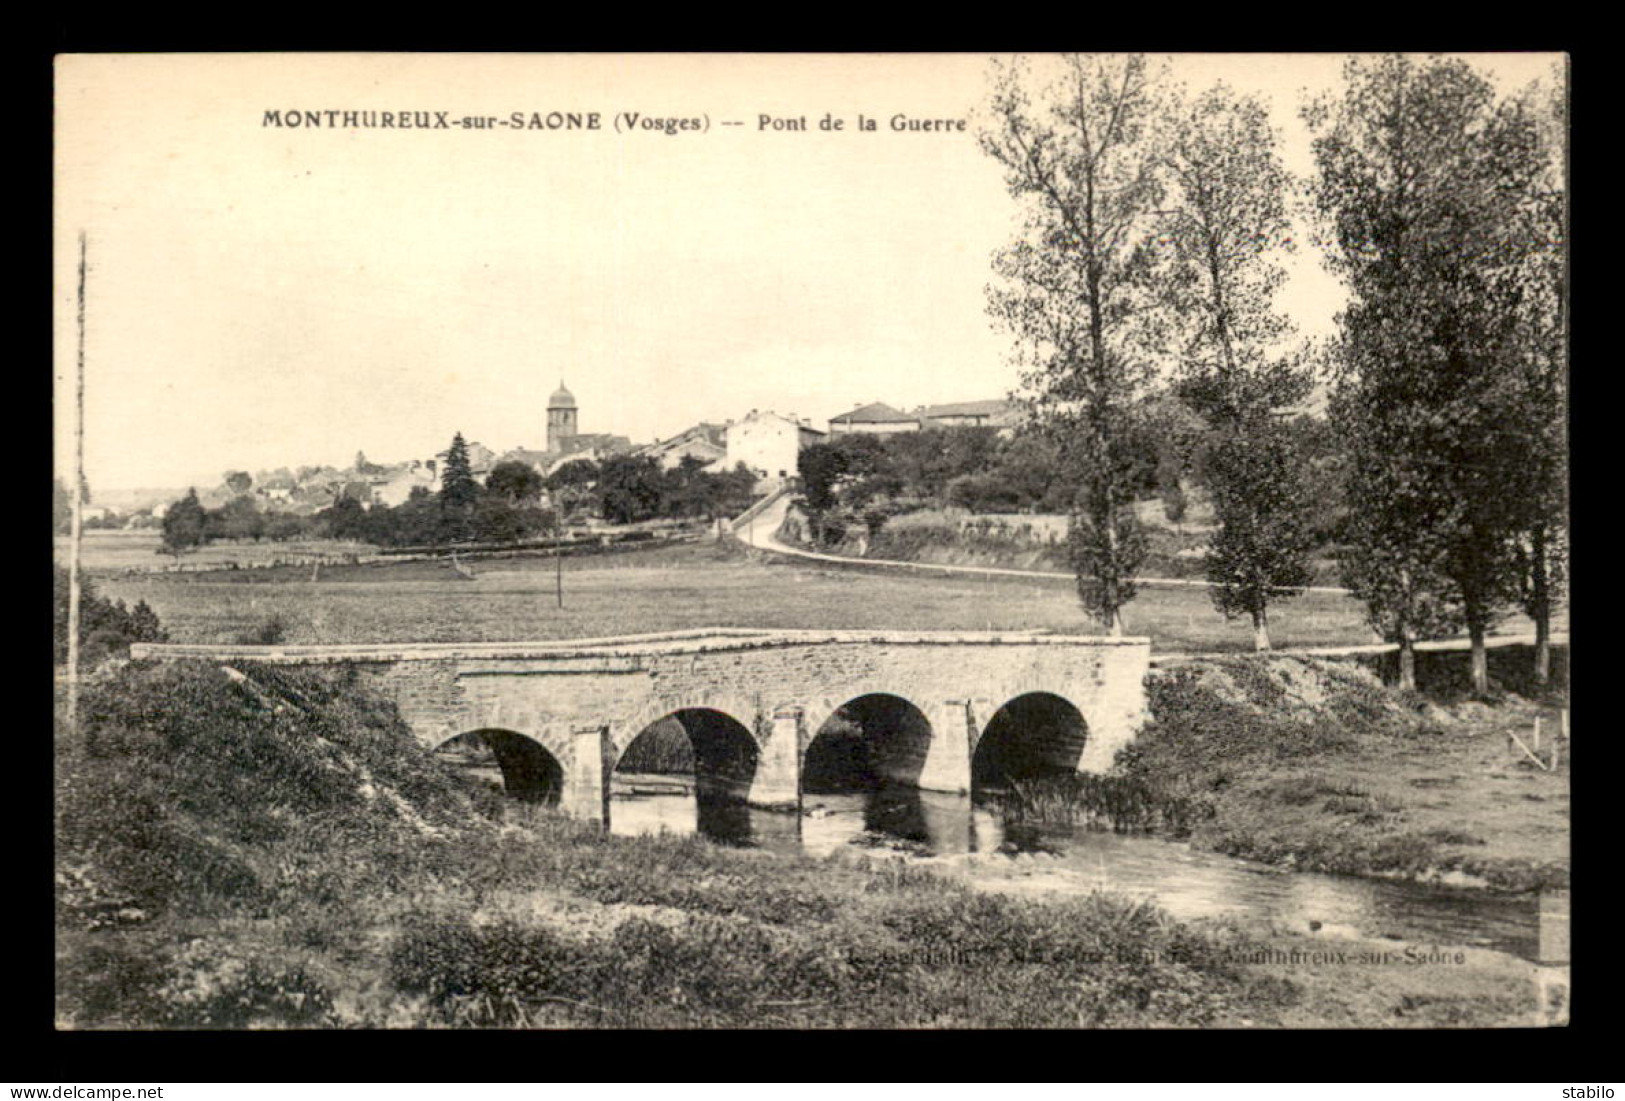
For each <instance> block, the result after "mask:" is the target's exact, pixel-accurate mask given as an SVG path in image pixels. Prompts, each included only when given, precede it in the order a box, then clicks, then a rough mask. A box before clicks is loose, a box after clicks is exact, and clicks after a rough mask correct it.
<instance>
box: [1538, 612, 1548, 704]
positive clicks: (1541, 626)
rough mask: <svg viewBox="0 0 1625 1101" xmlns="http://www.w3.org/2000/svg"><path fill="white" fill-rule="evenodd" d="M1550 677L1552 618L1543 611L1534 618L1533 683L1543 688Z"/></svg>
mask: <svg viewBox="0 0 1625 1101" xmlns="http://www.w3.org/2000/svg"><path fill="white" fill-rule="evenodd" d="M1551 678H1552V619H1551V616H1550V614H1545V613H1543V614H1542V615H1541V616H1540V617H1539V618H1538V619H1536V620H1535V683H1536V684H1538V685H1540V687H1542V688H1545V687H1546V685H1547V683H1548V682H1549V681H1550V680H1551Z"/></svg>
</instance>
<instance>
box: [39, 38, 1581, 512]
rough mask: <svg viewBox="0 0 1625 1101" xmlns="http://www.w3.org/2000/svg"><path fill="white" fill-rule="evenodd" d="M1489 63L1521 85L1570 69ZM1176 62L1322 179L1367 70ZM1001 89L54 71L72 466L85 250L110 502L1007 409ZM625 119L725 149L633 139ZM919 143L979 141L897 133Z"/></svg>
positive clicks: (888, 69)
mask: <svg viewBox="0 0 1625 1101" xmlns="http://www.w3.org/2000/svg"><path fill="white" fill-rule="evenodd" d="M1464 56H1467V58H1468V60H1470V61H1471V62H1473V63H1474V64H1475V66H1477V67H1479V68H1481V69H1483V70H1485V71H1487V72H1489V73H1491V74H1492V75H1493V76H1494V78H1495V79H1496V81H1497V84H1498V86H1500V87H1501V88H1502V89H1503V90H1504V91H1511V90H1514V89H1516V88H1518V87H1521V86H1523V85H1524V84H1527V83H1528V82H1529V81H1530V80H1533V79H1536V78H1538V77H1541V76H1544V75H1546V74H1547V73H1548V71H1549V70H1550V68H1551V66H1552V65H1553V63H1554V62H1555V60H1556V58H1555V57H1554V56H1552V55H1538V54H1501V55H1493V56H1489V55H1464ZM1167 61H1168V65H1169V69H1170V72H1171V74H1172V75H1173V76H1174V78H1175V79H1177V80H1179V81H1182V82H1183V83H1185V84H1186V85H1187V86H1188V87H1190V88H1192V89H1193V90H1194V89H1200V88H1202V87H1205V86H1206V85H1207V84H1209V83H1211V82H1213V81H1214V80H1217V79H1223V80H1225V81H1226V82H1228V83H1229V84H1231V85H1232V86H1233V87H1235V88H1236V89H1237V90H1239V91H1241V92H1244V93H1252V94H1257V95H1259V96H1261V97H1262V98H1263V99H1264V100H1265V102H1266V103H1267V104H1268V105H1269V107H1270V110H1271V113H1272V120H1273V122H1274V124H1275V125H1276V127H1277V128H1278V130H1279V133H1280V136H1281V140H1282V154H1283V159H1284V160H1285V162H1286V165H1287V167H1288V168H1289V169H1290V170H1292V171H1294V172H1297V173H1300V174H1302V173H1306V172H1307V171H1308V169H1309V168H1310V151H1309V135H1308V133H1307V131H1306V130H1305V128H1304V126H1303V125H1302V123H1301V122H1300V120H1299V119H1298V107H1299V104H1300V103H1301V102H1302V97H1303V96H1304V95H1305V94H1310V93H1317V92H1324V91H1330V90H1334V89H1335V88H1336V87H1337V86H1338V83H1339V72H1340V68H1341V65H1342V62H1343V57H1342V56H1341V55H1333V54H1313V55H1243V54H1225V55H1214V54H1204V55H1176V56H1173V57H1171V58H1168V59H1167ZM987 71H988V57H986V56H983V55H970V54H958V55H809V56H795V55H775V56H746V55H729V56H685V55H639V56H631V57H627V56H613V55H552V56H527V55H479V56H471V55H386V54H374V55H335V54H324V55H292V54H290V55H276V54H267V55H98V56H70V57H65V58H61V59H59V61H58V67H57V74H56V166H55V172H56V181H57V182H56V189H55V202H56V209H55V212H54V222H55V242H56V249H55V252H56V271H55V274H56V305H57V325H56V333H57V340H56V356H55V372H56V378H57V394H58V399H57V401H56V408H55V418H56V419H55V423H56V428H57V450H56V458H57V470H58V471H59V472H66V471H71V469H72V451H71V445H72V423H73V422H72V413H73V402H72V397H71V395H72V390H71V382H72V378H73V373H74V368H75V360H76V350H77V327H76V324H75V307H76V291H77V276H76V270H75V269H76V265H77V260H78V238H79V235H80V234H81V233H83V234H84V235H85V239H86V242H87V244H86V248H87V253H88V256H89V266H88V273H87V276H86V280H85V298H86V308H85V316H86V326H85V347H84V351H85V364H86V367H85V395H86V397H85V404H86V416H85V469H86V476H87V480H88V481H89V483H90V485H91V488H92V493H93V495H94V493H95V491H96V489H97V488H98V487H100V488H103V489H108V490H114V489H128V488H133V487H181V486H186V485H197V486H199V487H203V486H209V485H214V484H217V483H218V482H219V481H220V479H221V477H222V475H223V473H224V472H225V471H227V470H231V469H244V470H249V471H254V470H261V469H271V468H275V467H279V466H289V467H296V466H299V465H307V464H332V465H336V466H344V465H347V464H348V463H349V462H350V461H351V460H352V459H353V458H354V456H355V454H356V452H357V451H363V452H365V453H366V455H367V457H368V458H369V459H370V460H371V461H374V462H380V461H382V462H388V461H397V460H402V459H410V458H428V457H431V456H432V455H433V454H434V453H435V452H437V451H440V450H443V449H444V448H445V447H446V446H447V444H448V443H449V442H450V440H451V437H452V434H453V433H454V432H459V431H460V432H462V433H463V435H464V436H465V438H467V439H469V440H470V441H476V440H477V441H479V442H481V443H484V444H485V445H487V446H489V447H492V448H494V449H495V450H497V451H499V452H500V451H504V450H507V449H509V448H512V447H530V448H541V447H543V446H545V431H546V404H547V396H548V395H549V394H550V393H551V392H552V391H553V390H554V388H555V387H557V386H558V385H559V383H560V382H561V381H562V382H563V383H565V384H566V385H567V386H568V387H569V389H570V390H571V391H572V392H573V393H574V395H575V397H576V400H577V403H578V405H579V407H580V410H581V413H580V430H581V431H584V432H610V433H615V434H619V435H624V436H629V437H631V438H632V439H633V440H634V441H635V442H644V441H649V440H653V439H656V438H661V437H665V436H669V435H672V434H674V433H676V432H679V431H681V430H682V429H684V428H686V427H688V426H690V425H692V424H695V423H697V422H699V421H702V420H709V421H723V420H728V419H737V418H739V417H742V416H744V415H746V414H748V413H749V412H750V411H751V410H752V409H773V410H776V411H778V412H781V413H793V414H796V415H798V416H800V417H803V418H806V419H809V420H811V421H812V423H813V424H814V426H815V427H818V428H824V427H826V422H827V420H828V419H829V418H830V417H832V416H834V415H836V414H838V413H842V412H845V411H847V410H848V409H851V408H852V407H854V406H855V405H858V404H861V403H867V402H871V401H884V402H886V403H888V404H890V405H893V406H896V407H899V408H904V409H907V408H912V407H914V406H917V405H921V404H930V403H938V402H952V401H969V400H977V399H982V398H992V397H1002V396H1004V395H1006V394H1007V393H1009V392H1010V391H1011V390H1012V389H1013V388H1015V387H1016V386H1017V385H1018V382H1019V378H1018V372H1017V370H1016V368H1015V367H1013V366H1012V365H1011V362H1010V350H1011V343H1010V338H1009V337H1008V336H1007V335H1005V334H1003V333H1001V332H1000V331H998V330H996V329H995V328H994V327H993V325H992V323H991V322H990V320H989V318H988V316H987V314H986V295H985V290H984V288H985V287H986V285H987V283H988V282H989V280H990V276H991V272H990V267H989V259H990V256H991V254H992V253H993V252H994V250H996V249H997V248H999V247H1000V246H1001V245H1003V244H1005V243H1007V242H1008V241H1009V240H1010V239H1011V238H1012V236H1013V234H1014V232H1015V229H1016V208H1015V205H1014V203H1013V201H1012V200H1011V199H1010V198H1009V197H1008V196H1007V194H1006V192H1005V190H1004V186H1003V182H1002V179H1001V176H1000V172H999V169H998V166H997V165H996V164H995V163H994V162H993V161H992V160H991V159H990V158H988V157H986V156H985V155H983V154H982V153H981V152H980V151H979V150H978V149H977V147H976V142H975V118H976V114H975V113H976V111H977V110H978V108H979V107H980V105H981V103H982V102H983V100H984V99H985V96H986V92H987ZM306 111H335V112H342V111H357V112H363V111H364V112H378V113H381V112H384V111H390V112H392V113H400V112H431V114H430V116H429V117H430V118H431V120H432V119H433V118H434V117H435V116H434V115H433V114H432V112H444V113H445V118H446V120H447V121H456V120H462V119H464V118H471V117H472V118H490V117H496V118H498V119H502V120H508V119H511V118H512V117H513V116H514V114H515V113H518V114H519V115H520V117H521V118H522V119H523V120H524V121H527V122H528V121H529V119H530V118H531V116H532V114H533V113H534V114H536V115H539V116H543V117H544V121H545V116H546V115H547V114H548V113H550V112H555V111H556V112H567V113H572V112H573V113H576V114H579V115H582V116H585V115H587V114H589V113H591V112H597V113H598V115H599V119H600V126H601V129H598V130H588V129H576V130H549V129H525V128H518V129H516V128H514V127H495V128H487V129H466V128H461V127H455V126H454V127H450V128H446V129H427V130H419V129H407V130H402V129H396V128H390V129H383V128H360V127H345V126H343V125H342V122H343V121H344V120H343V119H342V116H335V117H336V118H337V119H338V121H339V122H340V123H341V125H340V126H338V127H336V128H329V127H328V126H327V125H325V124H324V125H322V126H319V127H315V128H310V127H306V126H300V127H297V128H295V127H290V126H287V125H282V126H277V125H267V124H266V114H267V112H281V114H282V117H283V118H284V119H285V118H286V116H287V115H288V114H290V113H295V112H297V113H300V114H301V116H302V114H303V112H306ZM625 112H637V113H638V114H639V116H640V117H641V118H653V119H657V120H666V119H672V120H682V119H691V120H696V124H697V126H698V127H699V128H698V129H691V130H681V129H679V130H677V132H674V133H667V132H665V130H664V129H653V130H650V129H643V128H636V129H632V130H630V131H628V132H618V131H617V123H619V124H620V125H621V126H622V127H623V128H624V125H625V122H626V120H625V118H624V114H623V113H625ZM860 114H862V115H865V116H867V117H869V118H870V119H873V120H875V121H876V124H877V128H876V129H875V130H874V131H860V130H859V129H858V116H859V115H860ZM899 114H903V115H906V116H908V117H910V118H916V119H966V120H967V126H966V129H965V131H964V132H962V133H961V132H958V131H955V130H948V131H946V132H944V131H941V130H937V131H932V132H920V131H907V130H905V131H902V132H898V131H893V130H892V129H891V128H890V120H891V119H892V118H893V116H896V115H899ZM764 115H765V116H768V117H769V118H772V119H780V120H805V125H806V127H807V129H806V130H804V131H796V130H789V129H776V128H775V127H774V126H773V124H772V123H769V124H768V125H767V126H766V127H765V128H764V127H763V126H762V125H761V118H762V116H764ZM826 115H828V116H829V117H830V118H831V120H837V119H838V120H841V121H843V122H844V126H843V128H842V129H840V130H834V129H823V128H821V127H820V121H821V120H822V119H824V117H825V116H826ZM730 122H738V123H742V125H738V126H730V125H726V124H727V123H730ZM1307 230H1308V227H1307V226H1300V227H1299V230H1298V232H1296V233H1295V237H1296V238H1297V239H1298V240H1299V241H1300V248H1299V250H1298V252H1297V254H1296V255H1294V256H1293V257H1291V258H1290V260H1289V272H1290V276H1289V279H1288V282H1287V285H1286V286H1285V288H1284V289H1283V291H1282V295H1281V298H1280V301H1279V304H1280V306H1281V307H1282V309H1283V310H1285V311H1286V312H1287V313H1288V314H1289V315H1290V316H1291V317H1292V318H1293V319H1294V321H1295V322H1296V323H1297V326H1298V329H1299V331H1300V332H1301V333H1303V334H1304V335H1309V336H1313V335H1319V334H1325V333H1329V332H1330V331H1331V328H1332V325H1333V317H1334V315H1335V313H1336V311H1337V309H1338V308H1339V307H1340V305H1341V304H1342V301H1343V297H1344V296H1343V292H1342V290H1341V288H1340V287H1339V285H1338V284H1337V282H1336V281H1335V280H1334V279H1333V278H1332V277H1331V276H1329V275H1328V274H1326V273H1325V271H1324V270H1323V268H1322V267H1321V264H1320V259H1319V257H1318V256H1316V255H1314V253H1313V251H1312V247H1309V246H1308V242H1309V241H1310V236H1311V235H1310V234H1309V233H1308V232H1307Z"/></svg>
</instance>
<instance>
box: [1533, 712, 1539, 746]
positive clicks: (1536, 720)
mask: <svg viewBox="0 0 1625 1101" xmlns="http://www.w3.org/2000/svg"><path fill="white" fill-rule="evenodd" d="M1533 748H1534V750H1535V752H1537V753H1539V752H1540V716H1539V715H1536V716H1535V742H1534V746H1533Z"/></svg>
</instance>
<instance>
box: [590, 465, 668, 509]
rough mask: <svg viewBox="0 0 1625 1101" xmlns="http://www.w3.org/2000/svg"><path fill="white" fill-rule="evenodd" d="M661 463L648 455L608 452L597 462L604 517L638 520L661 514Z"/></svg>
mask: <svg viewBox="0 0 1625 1101" xmlns="http://www.w3.org/2000/svg"><path fill="white" fill-rule="evenodd" d="M662 482H663V479H662V478H661V470H660V464H659V463H658V462H656V461H655V460H654V459H653V458H651V457H649V456H647V455H611V456H610V457H609V458H607V459H605V460H604V461H603V462H601V463H600V464H599V465H598V482H597V493H598V506H599V509H600V510H601V511H602V513H603V516H604V519H606V520H609V521H610V522H611V523H616V524H631V523H637V522H638V521H640V520H649V519H653V518H654V517H655V516H658V515H659V514H660V498H661V489H662Z"/></svg>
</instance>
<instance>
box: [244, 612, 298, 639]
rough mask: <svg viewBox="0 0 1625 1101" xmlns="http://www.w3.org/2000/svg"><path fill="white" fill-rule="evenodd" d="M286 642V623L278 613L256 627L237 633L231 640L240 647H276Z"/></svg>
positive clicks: (272, 614)
mask: <svg viewBox="0 0 1625 1101" xmlns="http://www.w3.org/2000/svg"><path fill="white" fill-rule="evenodd" d="M287 640H288V621H287V620H286V619H285V618H284V617H283V616H282V614H281V613H280V612H273V613H271V614H270V615H269V616H267V617H266V618H265V619H263V620H261V621H260V623H259V624H258V625H257V626H254V627H250V628H248V629H247V630H245V631H241V632H239V633H238V635H237V637H236V638H235V639H233V640H232V641H234V642H235V643H237V644H238V645H240V646H277V645H280V644H281V643H284V642H286V641H287Z"/></svg>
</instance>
